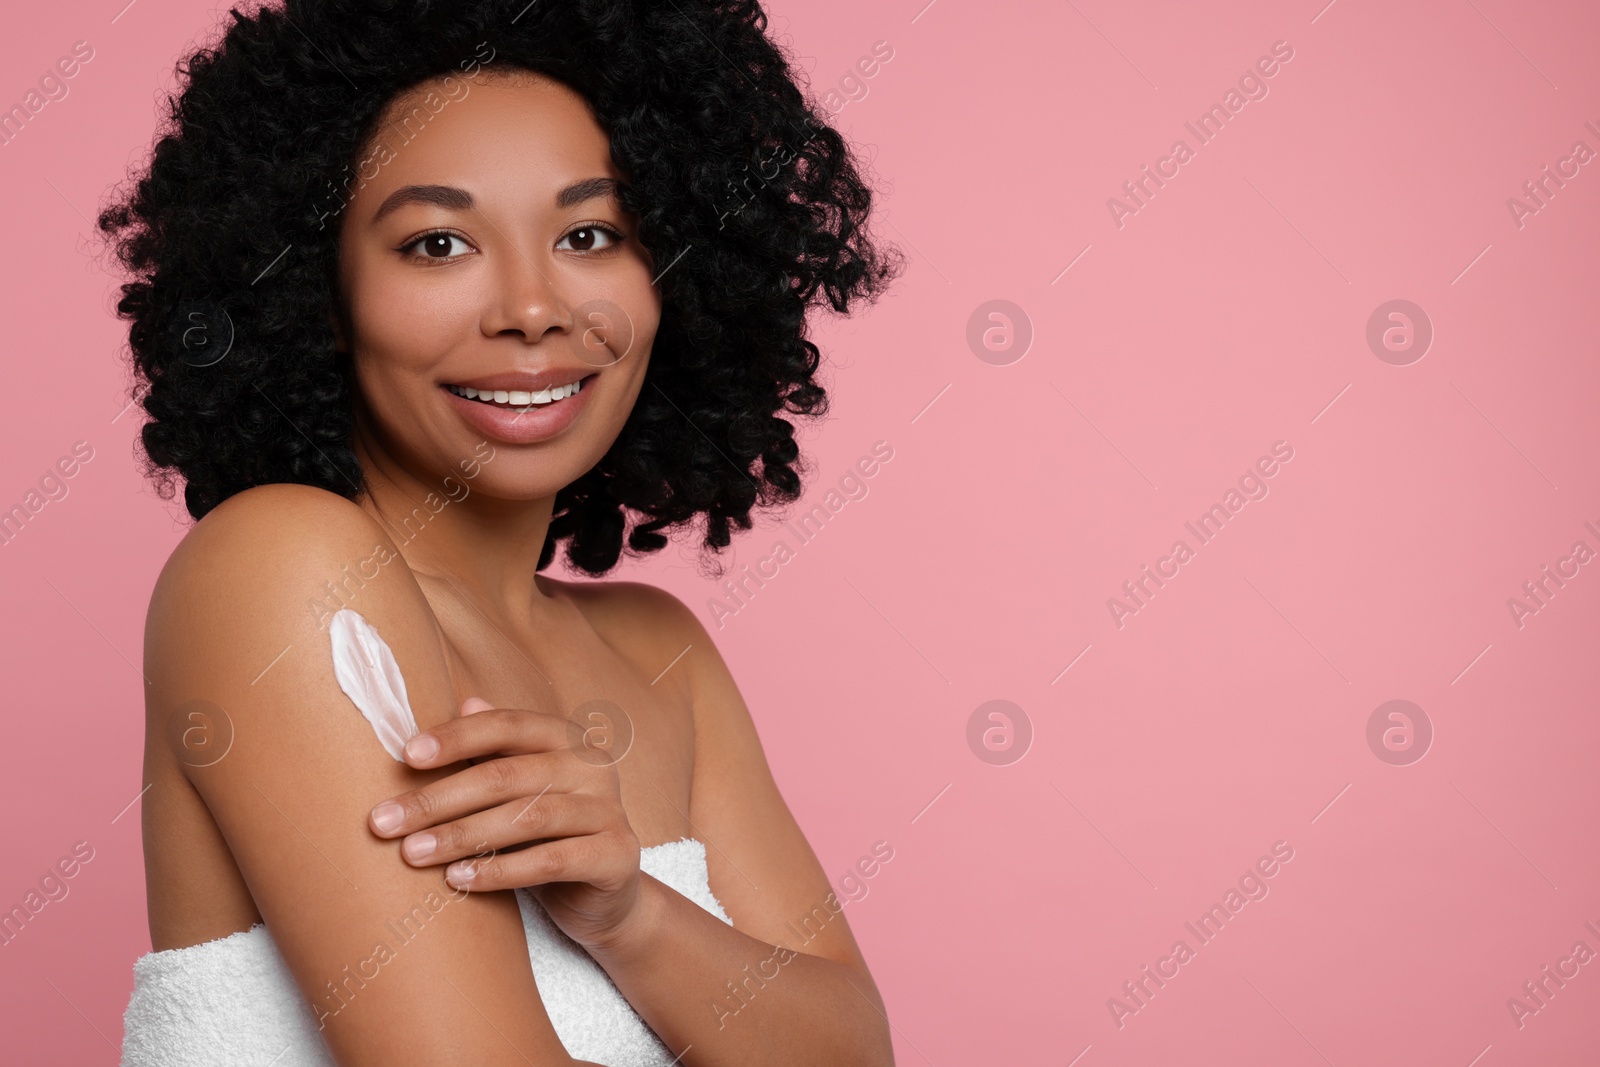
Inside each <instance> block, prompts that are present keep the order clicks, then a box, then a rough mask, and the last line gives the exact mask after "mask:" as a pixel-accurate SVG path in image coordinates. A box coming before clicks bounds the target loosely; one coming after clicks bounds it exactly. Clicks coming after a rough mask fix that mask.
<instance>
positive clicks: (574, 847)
mask: <svg viewBox="0 0 1600 1067" xmlns="http://www.w3.org/2000/svg"><path fill="white" fill-rule="evenodd" d="M587 740H588V734H586V733H584V732H583V731H582V730H581V729H579V728H578V727H577V724H575V723H573V722H572V721H570V720H568V719H565V718H562V717H561V716H559V715H554V714H551V713H548V712H542V711H526V710H521V709H516V708H495V707H494V706H493V705H491V704H490V703H489V702H488V701H486V700H483V699H481V698H479V697H470V698H468V699H467V700H466V701H465V702H464V703H463V704H462V705H461V717H460V718H457V719H451V720H449V721H448V722H444V723H441V724H440V725H438V726H435V727H433V728H432V729H430V730H427V731H425V732H423V733H420V734H418V735H417V736H416V737H413V738H412V739H411V740H410V741H408V742H407V743H406V748H405V755H406V763H407V764H408V765H409V766H412V767H416V768H419V769H422V768H433V767H444V766H448V765H449V764H452V763H457V762H460V761H464V760H475V761H477V762H475V763H474V765H473V766H470V767H468V768H466V769H465V770H461V771H457V772H456V773H454V774H452V775H450V776H448V777H446V778H441V779H439V780H438V781H436V782H432V783H430V784H428V785H426V786H423V787H422V788H420V789H414V790H412V791H411V792H409V793H402V794H400V795H399V796H397V797H393V798H391V799H390V800H387V801H384V802H383V803H381V804H379V805H377V806H376V807H374V808H373V809H372V813H371V815H370V817H369V823H370V825H371V828H372V832H373V833H375V834H377V835H378V836H379V837H383V838H397V837H404V838H405V841H404V842H403V843H402V846H401V853H402V855H403V856H404V857H405V859H406V862H407V863H409V864H411V865H412V866H413V867H432V866H437V865H439V864H442V863H451V864H452V865H451V866H450V867H449V868H448V869H447V870H446V872H445V878H446V880H447V881H448V882H449V883H450V884H451V885H453V886H456V887H458V888H462V889H470V890H477V891H479V892H483V891H486V890H495V889H512V888H515V887H519V886H525V887H527V888H528V889H529V890H530V891H531V892H532V893H533V894H534V896H535V898H536V899H537V900H538V901H539V903H540V904H542V905H544V909H545V911H547V912H548V913H549V914H550V918H551V919H552V920H553V921H554V922H555V924H556V925H557V926H558V927H560V928H561V929H562V931H564V932H565V933H566V934H567V936H568V937H570V938H572V939H573V940H574V941H576V942H578V944H580V945H582V946H584V947H585V948H586V949H590V950H597V949H600V950H603V949H605V948H607V947H609V946H611V945H614V944H616V943H617V942H619V941H620V940H622V939H623V938H624V936H625V935H626V934H627V933H628V932H630V930H631V928H632V927H633V926H635V925H637V924H638V923H639V922H641V921H643V920H642V915H641V913H642V912H643V910H644V909H643V908H642V907H640V901H641V898H642V894H641V893H640V872H639V839H638V837H636V836H635V835H634V832H633V827H632V826H631V825H630V824H629V822H628V816H627V813H626V812H625V811H624V810H623V807H622V795H621V789H620V785H619V780H618V776H617V769H616V766H615V765H614V763H613V762H612V760H611V759H610V758H609V755H608V754H607V753H606V752H605V750H604V749H601V748H598V747H595V746H593V745H589V744H587V743H586V742H587ZM523 845H526V846H527V847H522V848H517V849H513V850H511V851H507V849H511V848H512V846H523ZM467 857H470V858H467ZM452 861H461V862H452Z"/></svg>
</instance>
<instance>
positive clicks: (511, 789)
mask: <svg viewBox="0 0 1600 1067" xmlns="http://www.w3.org/2000/svg"><path fill="white" fill-rule="evenodd" d="M479 714H486V713H484V712H480V713H479ZM593 772H594V768H592V767H588V766H586V765H585V764H584V763H583V761H582V760H579V759H577V758H576V757H574V756H573V755H572V754H571V753H568V752H538V753H530V754H528V755H522V756H501V757H499V758H497V759H491V760H486V761H485V762H483V763H479V764H475V765H473V766H471V767H467V768H465V769H463V770H459V771H457V772H456V773H454V774H452V775H449V776H447V777H444V778H440V779H439V780H438V781H436V782H429V783H428V784H427V785H425V786H422V787H421V788H419V789H413V790H411V791H410V792H409V793H401V794H400V795H398V796H395V797H391V798H389V799H388V800H385V801H384V802H383V803H381V804H378V805H376V806H374V807H373V809H372V811H371V812H370V813H369V815H368V818H367V822H368V824H369V825H370V826H371V827H372V832H373V833H375V834H377V835H378V836H379V837H398V836H400V835H401V834H408V833H413V832H415V831H417V830H426V829H428V828H430V827H432V826H435V825H437V824H439V823H441V822H446V821H448V820H450V819H459V818H461V817H462V816H464V815H471V814H473V813H474V812H479V811H483V810H484V809H486V808H491V807H494V806H495V805H497V804H503V803H506V802H508V801H512V800H516V799H518V798H521V799H522V801H523V802H524V803H526V802H527V800H528V799H530V798H532V797H534V796H536V795H538V794H539V793H541V792H543V791H545V790H550V791H553V792H557V793H573V792H577V791H578V790H579V789H580V788H581V787H582V786H584V785H587V784H589V783H590V781H591V779H592V777H593Z"/></svg>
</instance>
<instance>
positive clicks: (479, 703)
mask: <svg viewBox="0 0 1600 1067" xmlns="http://www.w3.org/2000/svg"><path fill="white" fill-rule="evenodd" d="M493 707H494V705H493V704H491V703H489V702H488V701H487V700H485V699H483V698H482V697H468V698H467V699H465V700H463V701H462V702H461V714H462V715H471V714H472V713H473V712H478V711H489V710H490V709H492V708H493Z"/></svg>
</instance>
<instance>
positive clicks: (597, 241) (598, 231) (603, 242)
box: [556, 226, 621, 252]
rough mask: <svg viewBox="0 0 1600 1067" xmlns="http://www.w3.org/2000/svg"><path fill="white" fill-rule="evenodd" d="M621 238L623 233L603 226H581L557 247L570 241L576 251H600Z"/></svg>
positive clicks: (572, 248)
mask: <svg viewBox="0 0 1600 1067" xmlns="http://www.w3.org/2000/svg"><path fill="white" fill-rule="evenodd" d="M619 240H621V235H620V234H618V233H616V232H615V231H612V230H608V229H605V228H604V227H601V226H580V227H578V228H577V229H576V230H573V231H572V232H570V233H568V234H567V235H566V236H565V237H563V238H562V239H561V242H560V244H557V245H556V247H557V248H561V247H563V246H567V245H568V244H569V242H570V246H571V250H572V251H574V252H598V251H600V250H601V249H605V248H610V247H611V246H612V245H615V244H616V243H617V242H618V241H619Z"/></svg>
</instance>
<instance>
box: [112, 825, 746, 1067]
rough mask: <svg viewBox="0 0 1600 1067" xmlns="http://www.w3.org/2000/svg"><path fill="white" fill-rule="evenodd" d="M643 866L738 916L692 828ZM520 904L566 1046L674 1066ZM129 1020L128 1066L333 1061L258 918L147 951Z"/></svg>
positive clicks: (589, 964)
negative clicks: (720, 891) (211, 936)
mask: <svg viewBox="0 0 1600 1067" xmlns="http://www.w3.org/2000/svg"><path fill="white" fill-rule="evenodd" d="M639 867H640V869H641V870H643V871H644V872H645V873H646V874H650V875H653V876H655V877H656V878H657V879H659V880H660V881H662V882H664V883H665V884H667V885H669V886H671V887H672V888H673V889H676V890H677V891H678V892H680V893H682V894H683V895H684V896H686V897H688V898H689V899H690V900H692V901H694V902H695V903H696V904H698V905H700V907H702V908H704V909H705V910H706V911H708V912H710V913H711V914H712V915H715V916H716V917H717V918H719V919H721V920H722V921H723V922H725V923H728V924H729V925H730V926H731V925H732V924H733V920H731V919H729V918H728V915H727V913H726V912H724V911H723V910H722V905H721V904H720V903H718V902H717V899H716V897H715V896H714V895H713V894H712V892H711V885H710V882H709V879H708V877H707V874H706V850H705V845H703V844H702V843H701V842H699V841H697V840H695V839H694V838H692V837H685V838H683V839H681V840H678V841H670V842H668V843H666V844H663V845H655V846H653V847H651V848H647V849H643V850H642V851H641V852H640V854H639ZM517 903H518V904H519V905H520V906H521V909H522V927H523V933H524V934H525V935H526V936H527V941H528V959H529V962H530V963H531V965H532V967H533V975H534V979H535V981H537V982H538V984H539V995H540V997H541V999H542V1000H543V1001H544V1005H545V1010H546V1011H547V1012H548V1013H549V1015H550V1021H551V1023H552V1024H553V1025H554V1026H555V1030H556V1034H557V1035H558V1036H559V1037H560V1038H561V1043H562V1044H563V1045H564V1046H566V1049H567V1052H568V1054H569V1055H571V1056H573V1057H574V1058H577V1059H583V1060H591V1061H593V1062H595V1063H603V1064H606V1065H607V1067H669V1065H670V1064H672V1063H673V1062H674V1061H675V1057H676V1055H677V1053H676V1052H674V1051H670V1050H668V1049H667V1047H666V1046H665V1045H663V1044H662V1043H661V1040H660V1038H658V1037H656V1035H655V1033H654V1031H652V1030H651V1029H650V1028H649V1027H648V1026H646V1025H645V1022H644V1020H643V1019H642V1018H640V1016H639V1013H638V1012H636V1011H634V1009H633V1006H632V1005H631V1004H629V1003H628V1002H627V1000H626V999H625V998H624V997H623V996H622V994H621V992H619V991H618V990H617V987H616V985H615V984H614V983H613V982H612V981H611V978H610V976H609V975H607V974H606V972H605V971H604V970H603V969H602V968H601V967H600V965H599V964H597V963H596V962H595V961H594V959H593V957H591V956H590V955H589V954H588V953H587V952H585V951H584V950H583V948H582V947H581V946H580V945H578V943H577V942H575V941H573V940H572V939H571V938H570V937H568V936H567V935H566V934H565V933H563V932H562V931H561V928H560V927H558V926H556V924H555V923H554V922H553V921H552V920H551V919H550V916H549V915H548V914H547V913H546V912H545V910H544V908H543V906H541V905H540V904H539V902H538V901H537V900H536V899H534V897H533V895H532V894H531V893H529V892H527V891H526V890H521V889H519V890H517ZM441 995H443V993H441ZM123 1029H124V1033H123V1039H122V1060H121V1067H220V1065H226V1067H337V1065H336V1063H335V1062H334V1059H333V1056H332V1055H331V1054H330V1053H329V1051H328V1045H327V1042H326V1041H324V1040H323V1037H322V1033H321V1032H320V1031H319V1030H318V1029H317V1019H316V1014H315V1013H314V1012H313V1011H312V1008H311V1006H310V1005H309V1004H308V1003H307V1002H306V1000H305V998H304V997H302V996H301V995H300V990H299V987H298V986H296V985H295V982H294V976H293V974H292V973H291V972H290V971H289V966H288V964H286V963H285V962H284V960H283V956H282V955H281V954H280V953H279V952H278V947H277V945H276V944H275V943H274V942H273V940H272V935H271V934H270V933H268V931H267V928H266V926H265V925H263V924H261V923H257V924H256V925H255V926H253V927H251V928H250V929H249V930H245V931H241V932H239V933H236V934H230V935H228V936H227V937H223V938H219V939H217V940H215V941H207V942H205V943H204V944H200V945H193V946H191V947H189V948H176V949H167V950H165V951H162V952H151V953H147V954H146V955H144V956H141V957H140V958H139V959H138V960H137V961H136V962H135V963H134V965H133V995H132V997H131V998H130V999H129V1001H128V1008H127V1011H126V1012H125V1013H124V1014H123ZM680 1051H681V1050H680Z"/></svg>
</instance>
